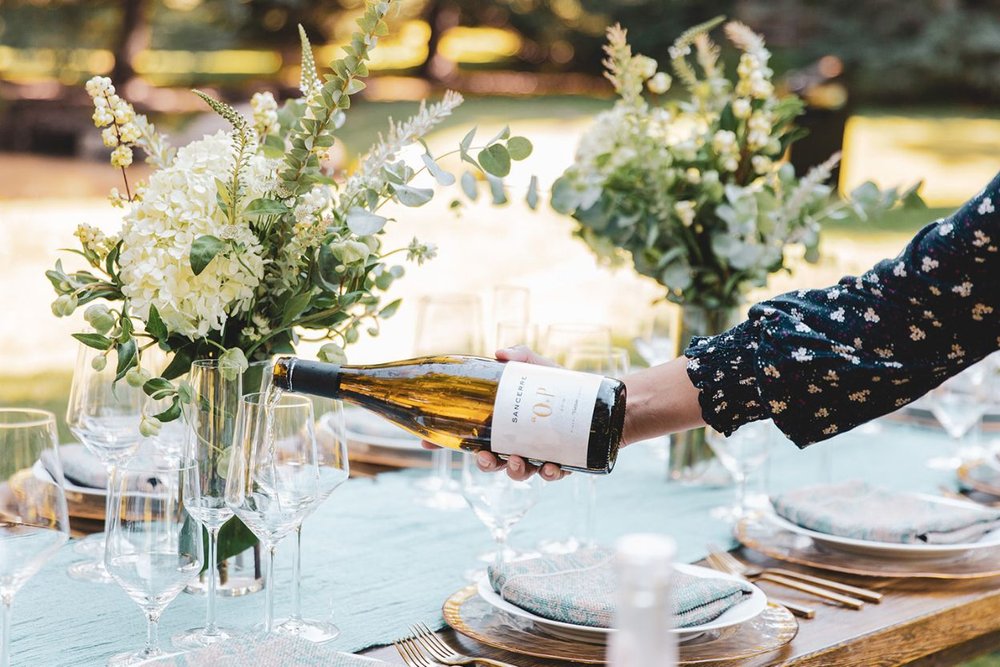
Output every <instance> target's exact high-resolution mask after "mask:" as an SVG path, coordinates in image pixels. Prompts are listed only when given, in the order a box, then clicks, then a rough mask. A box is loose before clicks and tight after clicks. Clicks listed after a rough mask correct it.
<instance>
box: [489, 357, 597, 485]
mask: <svg viewBox="0 0 1000 667" xmlns="http://www.w3.org/2000/svg"><path fill="white" fill-rule="evenodd" d="M603 380H604V378H602V377H601V376H600V375H591V374H590V373H579V372H577V371H568V370H565V369H562V368H550V367H548V366H538V365H536V364H525V363H521V362H519V361H510V362H507V366H506V367H505V368H504V371H503V375H502V376H501V377H500V384H499V386H498V387H497V396H496V401H495V403H494V404H493V425H492V431H491V436H490V448H491V449H492V450H493V451H494V452H496V453H497V454H517V455H519V456H523V457H524V458H528V459H536V460H539V461H552V462H553V463H559V464H562V465H569V466H576V467H580V468H584V467H586V466H587V446H588V444H589V442H590V424H591V422H592V421H593V419H594V408H595V407H596V405H597V392H598V391H599V390H600V388H601V382H603Z"/></svg>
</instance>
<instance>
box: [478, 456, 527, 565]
mask: <svg viewBox="0 0 1000 667" xmlns="http://www.w3.org/2000/svg"><path fill="white" fill-rule="evenodd" d="M540 486H541V481H540V480H539V478H538V476H537V475H533V476H532V477H530V478H528V479H527V480H525V481H523V482H516V481H514V480H512V479H511V478H510V477H508V476H507V475H498V474H496V473H489V472H483V471H482V470H480V469H479V467H478V466H477V465H476V460H475V457H473V456H466V457H464V459H463V461H462V496H463V497H464V498H465V501H466V502H467V503H468V504H469V507H471V508H472V511H473V512H475V514H476V516H477V517H478V518H479V520H480V521H482V522H483V523H484V524H485V525H486V527H487V528H488V529H489V531H490V535H492V537H493V541H494V542H495V543H496V551H494V552H493V554H492V558H491V560H492V562H493V567H494V568H497V569H499V568H500V567H502V566H503V564H504V563H506V562H510V561H511V560H513V559H514V557H515V554H514V552H513V551H511V550H510V549H508V547H507V537H508V536H509V535H510V531H511V530H512V529H513V528H514V526H515V525H517V522H518V521H520V520H521V519H522V518H524V515H525V514H527V513H528V510H530V509H531V508H532V507H534V506H535V503H537V502H538V495H539V489H540Z"/></svg>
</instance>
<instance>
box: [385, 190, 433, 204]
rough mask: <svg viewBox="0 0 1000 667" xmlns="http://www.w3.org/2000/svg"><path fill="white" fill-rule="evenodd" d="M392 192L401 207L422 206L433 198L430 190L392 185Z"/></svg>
mask: <svg viewBox="0 0 1000 667" xmlns="http://www.w3.org/2000/svg"><path fill="white" fill-rule="evenodd" d="M392 190H393V192H394V193H395V195H396V199H398V200H399V203H400V204H402V205H403V206H414V207H415V206H423V205H424V204H426V203H427V202H429V201H430V200H431V199H432V198H433V197H434V191H433V190H431V189H430V188H415V187H412V186H409V185H393V186H392Z"/></svg>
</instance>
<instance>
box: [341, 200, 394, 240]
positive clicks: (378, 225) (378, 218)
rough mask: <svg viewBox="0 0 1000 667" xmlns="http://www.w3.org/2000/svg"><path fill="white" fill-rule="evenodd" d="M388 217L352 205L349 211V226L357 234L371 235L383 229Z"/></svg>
mask: <svg viewBox="0 0 1000 667" xmlns="http://www.w3.org/2000/svg"><path fill="white" fill-rule="evenodd" d="M388 221H389V219H388V218H386V217H385V216H382V215H378V214H377V213H372V212H371V211H366V210H365V209H363V208H360V207H358V206H354V207H352V208H351V209H350V210H349V211H348V212H347V228H348V229H350V230H351V233H353V234H355V235H357V236H369V235H371V234H375V233H377V232H380V231H382V228H383V227H385V223H387V222H388Z"/></svg>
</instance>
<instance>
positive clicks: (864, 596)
mask: <svg viewBox="0 0 1000 667" xmlns="http://www.w3.org/2000/svg"><path fill="white" fill-rule="evenodd" d="M709 549H710V550H711V551H712V553H714V554H716V555H717V556H718V558H719V559H720V560H722V561H723V562H725V563H729V564H730V565H731V566H732V567H733V569H737V568H739V570H740V573H741V574H743V576H745V577H747V578H748V579H754V578H757V577H761V576H764V575H778V576H779V577H786V578H788V579H797V580H799V581H804V582H806V583H807V584H814V585H816V586H822V587H823V588H829V589H831V590H834V591H838V592H840V593H846V594H847V595H850V596H852V597H856V598H859V599H861V600H864V601H866V602H874V603H875V604H878V603H880V602H882V598H883V595H882V594H881V593H877V592H875V591H873V590H869V589H867V588H861V587H860V586H851V585H849V584H842V583H840V582H839V581H833V580H832V579H824V578H823V577H816V576H813V575H811V574H804V573H802V572H795V571H794V570H786V569H784V568H780V567H758V566H755V565H751V564H750V563H746V562H744V561H741V560H739V559H738V558H736V556H734V555H732V554H731V553H729V552H728V551H723V550H722V549H719V548H717V547H715V546H712V545H709Z"/></svg>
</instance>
